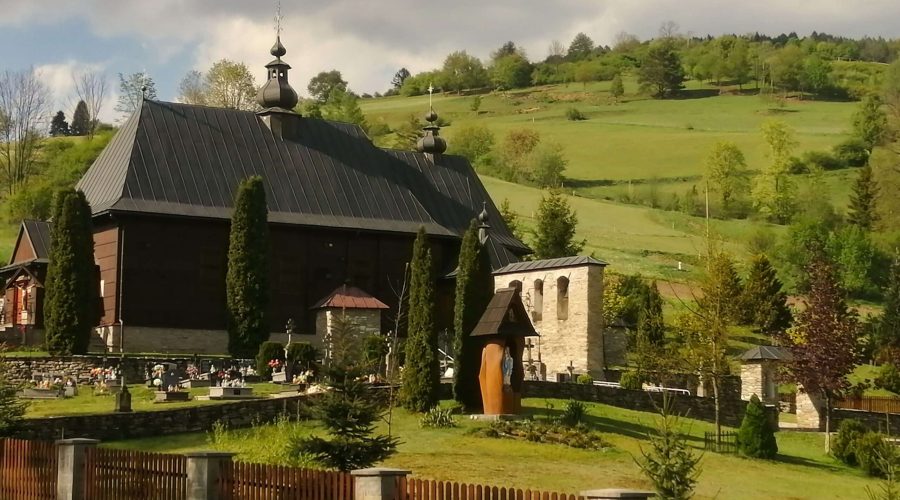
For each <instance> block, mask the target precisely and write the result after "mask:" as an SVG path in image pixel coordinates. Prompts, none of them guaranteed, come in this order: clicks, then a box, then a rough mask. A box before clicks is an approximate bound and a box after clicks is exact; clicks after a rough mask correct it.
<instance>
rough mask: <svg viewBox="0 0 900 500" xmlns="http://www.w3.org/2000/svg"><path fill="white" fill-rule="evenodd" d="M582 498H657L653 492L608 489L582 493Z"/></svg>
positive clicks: (587, 499)
mask: <svg viewBox="0 0 900 500" xmlns="http://www.w3.org/2000/svg"><path fill="white" fill-rule="evenodd" d="M581 496H583V497H584V498H585V500H613V499H617V498H630V499H633V500H644V499H647V498H653V497H655V496H656V493H653V492H652V491H641V490H624V489H619V488H607V489H604V490H588V491H582V492H581Z"/></svg>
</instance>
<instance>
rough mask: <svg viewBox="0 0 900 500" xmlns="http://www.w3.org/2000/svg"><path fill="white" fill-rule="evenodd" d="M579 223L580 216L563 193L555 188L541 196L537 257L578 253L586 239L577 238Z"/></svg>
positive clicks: (569, 255)
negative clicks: (576, 229) (579, 239)
mask: <svg viewBox="0 0 900 500" xmlns="http://www.w3.org/2000/svg"><path fill="white" fill-rule="evenodd" d="M577 225H578V216H577V215H576V214H575V211H574V210H572V207H570V206H569V202H568V201H567V200H566V199H565V198H564V197H563V196H562V194H560V193H559V192H557V191H555V190H554V191H550V192H548V193H547V195H546V196H543V197H541V202H540V204H539V205H538V213H537V228H536V230H535V234H534V255H535V257H537V258H538V259H555V258H558V257H571V256H573V255H578V252H580V251H581V249H582V248H584V244H585V240H581V241H576V240H575V226H577Z"/></svg>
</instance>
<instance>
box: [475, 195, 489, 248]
mask: <svg viewBox="0 0 900 500" xmlns="http://www.w3.org/2000/svg"><path fill="white" fill-rule="evenodd" d="M488 219H489V216H488V211H487V202H486V201H483V202H481V213H479V214H478V241H480V242H481V244H482V245H484V242H485V241H487V237H488V229H490V228H491V226H490V224H488Z"/></svg>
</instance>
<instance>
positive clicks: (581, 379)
mask: <svg viewBox="0 0 900 500" xmlns="http://www.w3.org/2000/svg"><path fill="white" fill-rule="evenodd" d="M576 381H577V382H578V383H579V384H582V385H591V384H593V383H594V377H592V376H591V374H590V373H582V374H581V375H579V376H578V378H577V379H576Z"/></svg>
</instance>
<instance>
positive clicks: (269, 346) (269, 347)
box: [256, 341, 284, 380]
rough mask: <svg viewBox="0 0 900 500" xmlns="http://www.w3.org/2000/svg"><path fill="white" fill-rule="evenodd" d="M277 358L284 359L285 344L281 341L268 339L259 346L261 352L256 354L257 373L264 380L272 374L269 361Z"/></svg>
mask: <svg viewBox="0 0 900 500" xmlns="http://www.w3.org/2000/svg"><path fill="white" fill-rule="evenodd" d="M273 359H277V360H278V361H282V362H283V361H284V344H282V343H281V342H272V341H266V342H263V343H262V344H261V345H260V346H259V354H257V355H256V373H258V374H259V376H260V377H262V378H263V380H266V379H268V378H269V377H271V376H272V368H271V367H270V366H269V361H272V360H273Z"/></svg>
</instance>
